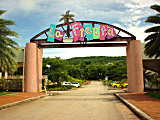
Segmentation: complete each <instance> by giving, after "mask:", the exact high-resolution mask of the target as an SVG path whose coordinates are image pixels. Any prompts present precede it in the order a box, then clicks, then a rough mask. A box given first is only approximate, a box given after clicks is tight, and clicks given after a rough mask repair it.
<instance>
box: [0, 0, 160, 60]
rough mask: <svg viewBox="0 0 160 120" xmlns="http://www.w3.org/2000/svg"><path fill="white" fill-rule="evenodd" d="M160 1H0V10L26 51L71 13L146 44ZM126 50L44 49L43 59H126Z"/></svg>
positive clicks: (80, 18) (16, 39)
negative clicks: (150, 20) (153, 7)
mask: <svg viewBox="0 0 160 120" xmlns="http://www.w3.org/2000/svg"><path fill="white" fill-rule="evenodd" d="M154 4H160V0H0V8H1V9H2V10H7V12H6V13H5V14H3V15H2V16H1V17H2V18H4V19H10V20H13V21H14V22H15V23H16V25H14V26H11V27H10V28H11V29H12V30H14V31H16V32H17V33H19V38H13V39H14V40H15V41H16V42H18V44H19V46H21V47H24V46H25V44H26V43H28V42H29V41H30V39H31V38H32V37H33V36H34V35H36V34H38V33H39V32H41V31H43V30H45V29H47V28H49V26H50V24H59V18H60V15H61V14H63V13H65V11H66V10H70V11H71V13H73V14H74V15H75V19H76V20H86V21H87V20H92V21H99V22H104V23H109V24H112V25H115V26H118V27H120V28H122V29H124V30H126V31H128V32H130V33H132V34H133V35H135V36H136V38H137V40H141V42H144V38H145V37H146V36H147V34H145V33H144V30H145V29H147V28H149V27H151V26H153V25H152V24H149V23H145V22H144V21H145V19H146V18H147V17H148V16H151V15H154V14H156V12H154V11H153V10H151V9H150V6H151V5H154ZM125 55H126V48H125V47H119V48H118V47H116V48H111V47H107V48H106V47H105V48H53V49H44V54H43V57H61V58H65V59H66V58H71V57H83V56H125Z"/></svg>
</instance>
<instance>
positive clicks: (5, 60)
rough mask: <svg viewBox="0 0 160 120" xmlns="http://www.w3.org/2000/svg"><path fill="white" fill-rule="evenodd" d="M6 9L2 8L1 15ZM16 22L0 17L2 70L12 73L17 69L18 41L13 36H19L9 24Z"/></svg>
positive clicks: (0, 61) (0, 67) (0, 69)
mask: <svg viewBox="0 0 160 120" xmlns="http://www.w3.org/2000/svg"><path fill="white" fill-rule="evenodd" d="M5 12H6V11H4V10H0V15H2V14H4V13H5ZM14 24H15V23H14V22H13V21H11V20H5V19H2V18H0V53H1V56H0V71H1V72H9V73H12V72H14V71H15V70H16V61H15V52H16V49H17V45H18V44H17V43H16V42H15V41H13V40H12V39H11V37H17V36H18V34H17V33H16V32H14V31H12V30H10V29H9V27H8V26H9V25H14Z"/></svg>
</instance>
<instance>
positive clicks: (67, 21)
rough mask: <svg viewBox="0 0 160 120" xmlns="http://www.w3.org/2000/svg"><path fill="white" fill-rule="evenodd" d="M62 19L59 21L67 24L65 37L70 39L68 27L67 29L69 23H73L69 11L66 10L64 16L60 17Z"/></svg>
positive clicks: (72, 16) (72, 17)
mask: <svg viewBox="0 0 160 120" xmlns="http://www.w3.org/2000/svg"><path fill="white" fill-rule="evenodd" d="M61 16H62V17H61V18H60V20H59V21H62V20H63V21H64V23H65V24H67V32H66V34H67V37H68V38H69V37H70V27H69V21H70V20H71V21H72V22H73V21H74V15H73V14H70V10H67V11H66V13H65V14H62V15H61Z"/></svg>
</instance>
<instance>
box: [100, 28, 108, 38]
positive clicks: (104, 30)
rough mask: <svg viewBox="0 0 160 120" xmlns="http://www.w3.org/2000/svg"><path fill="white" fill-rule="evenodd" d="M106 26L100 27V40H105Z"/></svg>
mask: <svg viewBox="0 0 160 120" xmlns="http://www.w3.org/2000/svg"><path fill="white" fill-rule="evenodd" d="M107 27H108V25H100V40H105V39H106V35H107Z"/></svg>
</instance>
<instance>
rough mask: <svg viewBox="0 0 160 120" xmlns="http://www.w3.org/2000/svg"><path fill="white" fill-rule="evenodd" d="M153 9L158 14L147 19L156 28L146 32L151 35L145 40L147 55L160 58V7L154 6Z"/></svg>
mask: <svg viewBox="0 0 160 120" xmlns="http://www.w3.org/2000/svg"><path fill="white" fill-rule="evenodd" d="M151 9H153V10H155V11H157V12H158V14H156V15H154V16H150V17H148V18H147V19H146V22H149V23H154V24H156V26H154V27H151V28H148V29H147V30H145V32H146V33H151V34H150V35H148V36H147V37H146V38H145V42H146V44H145V51H144V52H145V54H146V55H147V56H149V57H155V58H158V57H160V25H159V24H160V5H152V6H151Z"/></svg>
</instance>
